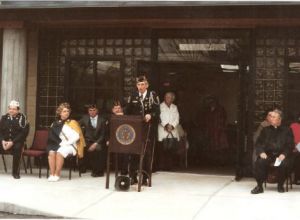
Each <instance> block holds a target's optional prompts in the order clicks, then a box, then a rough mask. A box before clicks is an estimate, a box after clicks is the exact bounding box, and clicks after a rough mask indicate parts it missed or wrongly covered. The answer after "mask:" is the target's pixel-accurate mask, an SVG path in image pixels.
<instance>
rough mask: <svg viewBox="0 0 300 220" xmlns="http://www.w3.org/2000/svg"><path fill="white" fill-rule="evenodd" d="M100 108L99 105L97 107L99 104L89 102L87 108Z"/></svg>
mask: <svg viewBox="0 0 300 220" xmlns="http://www.w3.org/2000/svg"><path fill="white" fill-rule="evenodd" d="M94 108H95V109H98V107H97V105H96V104H89V105H88V106H87V109H94Z"/></svg>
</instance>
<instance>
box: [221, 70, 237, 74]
mask: <svg viewBox="0 0 300 220" xmlns="http://www.w3.org/2000/svg"><path fill="white" fill-rule="evenodd" d="M222 71H223V72H224V73H235V72H236V70H222Z"/></svg>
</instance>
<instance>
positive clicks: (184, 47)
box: [179, 44, 226, 51]
mask: <svg viewBox="0 0 300 220" xmlns="http://www.w3.org/2000/svg"><path fill="white" fill-rule="evenodd" d="M179 50H181V51H226V44H179Z"/></svg>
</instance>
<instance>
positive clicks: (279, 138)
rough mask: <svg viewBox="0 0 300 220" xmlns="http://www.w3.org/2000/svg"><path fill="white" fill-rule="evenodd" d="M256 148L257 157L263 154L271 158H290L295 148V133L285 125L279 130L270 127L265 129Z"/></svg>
mask: <svg viewBox="0 0 300 220" xmlns="http://www.w3.org/2000/svg"><path fill="white" fill-rule="evenodd" d="M255 147H256V154H257V156H259V155H260V154H261V153H263V152H264V153H266V154H267V155H269V156H270V155H271V156H278V155H280V154H284V155H285V156H288V155H289V154H290V153H291V151H292V149H293V147H294V137H293V132H292V130H291V129H290V128H289V127H286V126H283V125H281V126H279V127H277V128H275V127H273V126H272V125H270V126H268V127H265V128H263V130H262V131H261V133H260V135H259V137H258V139H257V141H256V144H255Z"/></svg>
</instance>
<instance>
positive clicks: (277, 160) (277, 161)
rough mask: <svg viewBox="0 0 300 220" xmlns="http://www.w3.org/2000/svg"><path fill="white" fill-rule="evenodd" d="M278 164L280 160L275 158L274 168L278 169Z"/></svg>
mask: <svg viewBox="0 0 300 220" xmlns="http://www.w3.org/2000/svg"><path fill="white" fill-rule="evenodd" d="M280 164H281V160H280V159H279V158H278V157H276V161H275V163H274V167H279V166H280Z"/></svg>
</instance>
